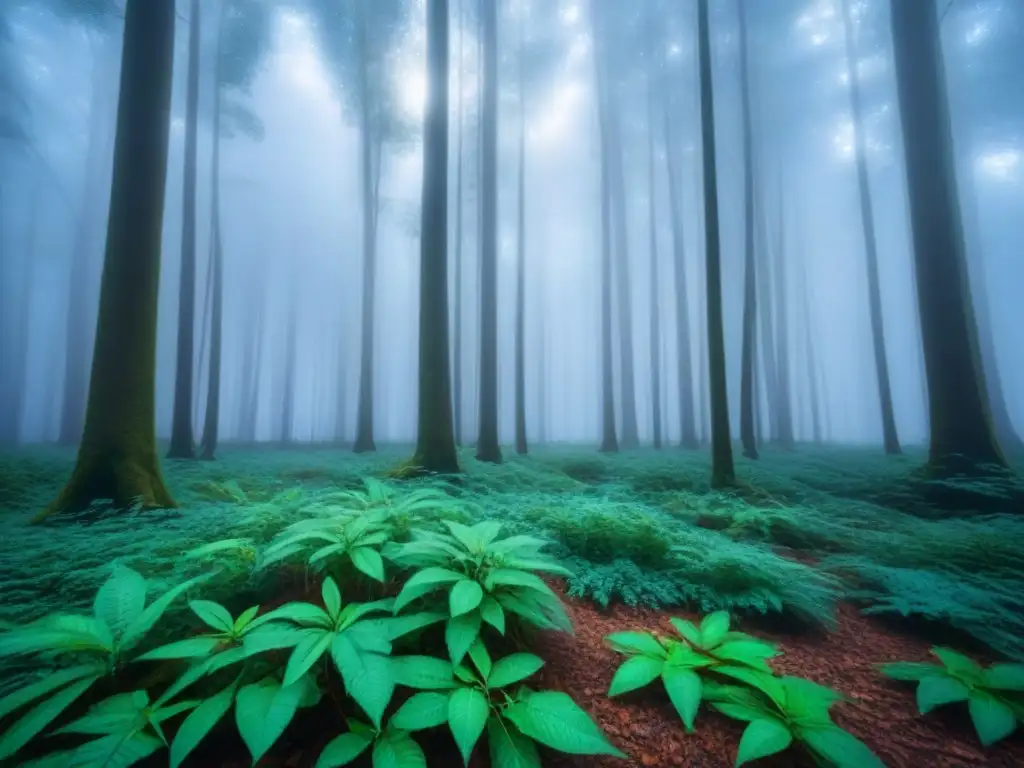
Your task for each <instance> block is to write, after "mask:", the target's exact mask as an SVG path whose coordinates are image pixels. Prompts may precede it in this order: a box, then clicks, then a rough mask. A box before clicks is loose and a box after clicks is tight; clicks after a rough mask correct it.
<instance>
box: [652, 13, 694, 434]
mask: <svg viewBox="0 0 1024 768" xmlns="http://www.w3.org/2000/svg"><path fill="white" fill-rule="evenodd" d="M652 8H653V6H652ZM648 13H649V16H648V24H649V26H648V31H649V34H650V35H651V39H652V40H653V39H654V35H653V33H654V28H655V27H654V14H653V13H652V12H650V11H649V12H648ZM652 67H653V64H651V63H649V64H648V70H647V197H648V200H649V202H648V209H647V210H648V213H649V214H650V217H649V220H648V224H647V228H648V230H649V234H650V245H649V251H650V255H651V273H650V277H651V282H650V295H651V298H650V302H651V303H650V337H651V420H652V421H653V425H652V426H653V438H654V447H655V448H659V449H660V448H661V447H662V437H661V318H660V317H659V313H660V311H661V306H660V302H659V301H658V297H659V294H660V291H659V289H658V285H659V280H658V209H657V184H656V183H655V180H654V104H655V98H654V83H653V82H652V81H653V80H654V72H653V71H652ZM668 141H669V138H668V135H667V134H666V135H665V144H666V154H667V148H668V147H667V145H668ZM684 306H685V303H684Z"/></svg>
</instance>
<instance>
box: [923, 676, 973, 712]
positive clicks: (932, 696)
mask: <svg viewBox="0 0 1024 768" xmlns="http://www.w3.org/2000/svg"><path fill="white" fill-rule="evenodd" d="M969 695H970V689H968V687H967V686H966V685H964V683H963V682H961V681H960V680H957V679H956V678H955V677H949V676H948V675H946V674H939V675H929V676H928V677H925V678H922V679H921V682H920V684H919V685H918V686H917V709H918V711H919V712H920V713H921V714H922V715H925V714H928V713H929V712H931V711H932V710H933V709H935V708H936V707H941V706H942V705H943V704H952V703H953V702H956V701H964V700H965V699H967V697H968V696H969Z"/></svg>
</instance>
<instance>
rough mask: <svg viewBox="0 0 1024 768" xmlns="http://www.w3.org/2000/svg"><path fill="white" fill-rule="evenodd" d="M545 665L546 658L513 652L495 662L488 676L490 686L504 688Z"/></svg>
mask: <svg viewBox="0 0 1024 768" xmlns="http://www.w3.org/2000/svg"><path fill="white" fill-rule="evenodd" d="M543 666H544V660H543V659H542V658H540V657H539V656H534V655H533V654H532V653H513V654H511V655H509V656H505V657H504V658H501V659H498V660H497V661H496V662H494V666H493V667H492V668H491V674H490V675H489V676H488V678H487V687H488V688H504V687H505V686H508V685H512V684H513V683H518V682H521V681H523V680H525V679H526V678H528V677H529V676H530V675H532V674H534V673H535V672H537V670H539V669H540V668H541V667H543Z"/></svg>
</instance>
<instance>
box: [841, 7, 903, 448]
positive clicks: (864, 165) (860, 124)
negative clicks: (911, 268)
mask: <svg viewBox="0 0 1024 768" xmlns="http://www.w3.org/2000/svg"><path fill="white" fill-rule="evenodd" d="M842 9H843V42H844V46H845V51H846V71H847V73H848V77H849V79H850V108H851V110H852V112H853V147H854V149H853V156H854V160H855V164H856V168H857V195H858V198H859V200H860V220H861V229H862V231H863V233H864V259H865V262H866V266H867V272H868V310H869V312H870V317H871V343H872V347H873V349H874V353H875V376H876V379H877V380H876V385H877V387H878V403H879V406H880V411H881V417H882V440H883V443H884V446H885V452H886V453H887V454H898V453H902V451H901V450H900V440H899V435H898V433H897V431H896V416H895V413H894V411H893V404H892V387H891V385H890V382H889V358H888V356H887V355H886V352H885V325H884V323H883V321H882V284H881V280H880V278H879V275H878V246H877V244H876V241H875V211H874V205H873V202H872V199H871V182H870V180H869V178H868V156H867V139H866V136H865V130H864V107H863V103H862V98H861V92H860V78H859V77H858V75H857V55H856V52H855V50H854V42H853V19H852V17H851V15H850V0H843V6H842Z"/></svg>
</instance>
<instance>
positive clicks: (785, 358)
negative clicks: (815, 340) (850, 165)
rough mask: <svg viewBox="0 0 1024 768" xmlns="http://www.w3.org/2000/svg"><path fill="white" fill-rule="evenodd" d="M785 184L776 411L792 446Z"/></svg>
mask: <svg viewBox="0 0 1024 768" xmlns="http://www.w3.org/2000/svg"><path fill="white" fill-rule="evenodd" d="M782 189H783V187H782V184H781V183H780V184H779V193H778V195H777V198H778V201H779V207H778V217H779V225H778V227H777V236H778V240H777V242H776V246H775V268H774V269H773V270H772V275H773V278H774V282H775V300H776V302H777V303H778V307H779V311H778V313H777V315H776V323H775V330H776V332H777V334H778V335H777V337H776V340H775V349H777V350H778V358H777V362H776V375H777V377H778V378H777V383H778V399H777V402H776V411H777V418H778V426H779V443H780V444H781V445H782V446H784V447H786V448H791V447H792V446H793V444H794V443H795V441H796V438H795V436H794V434H793V393H792V386H791V384H790V362H789V361H790V355H789V310H790V306H789V304H790V302H789V279H788V274H787V268H786V267H787V264H788V263H789V262H788V259H787V255H786V254H787V250H786V210H785V205H786V204H785V198H784V197H783V196H782V194H783V193H782Z"/></svg>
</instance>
